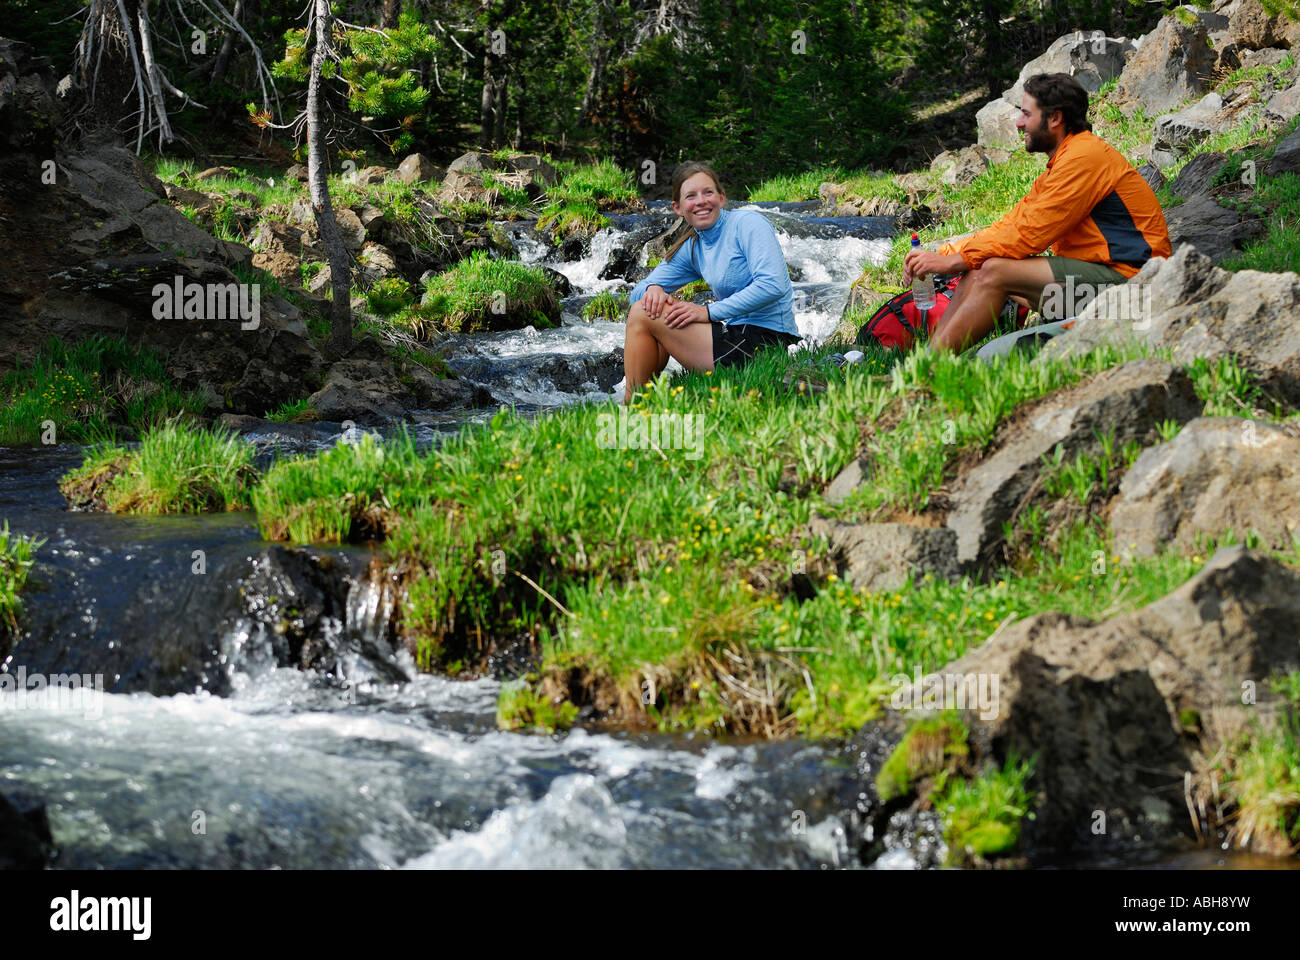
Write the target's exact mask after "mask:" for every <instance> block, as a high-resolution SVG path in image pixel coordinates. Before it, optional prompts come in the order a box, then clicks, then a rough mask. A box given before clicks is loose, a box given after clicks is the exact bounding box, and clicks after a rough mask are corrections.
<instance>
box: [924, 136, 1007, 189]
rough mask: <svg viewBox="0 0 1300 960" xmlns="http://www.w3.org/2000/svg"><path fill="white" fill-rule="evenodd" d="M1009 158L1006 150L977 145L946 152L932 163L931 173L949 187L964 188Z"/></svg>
mask: <svg viewBox="0 0 1300 960" xmlns="http://www.w3.org/2000/svg"><path fill="white" fill-rule="evenodd" d="M1009 157H1010V154H1008V153H1007V152H1006V151H1005V150H1002V149H999V148H997V147H992V148H990V147H985V146H983V145H981V144H978V143H975V144H971V145H970V146H969V147H963V148H962V149H960V150H945V151H944V152H943V153H941V154H939V156H937V157H935V158H934V160H932V161H931V163H930V172H931V173H932V174H938V175H939V176H940V178H941V180H942V182H943V183H945V184H947V185H948V186H953V187H964V186H967V185H968V184H971V183H974V182H975V180H976V178H977V177H979V175H980V174H981V173H983V172H984V171H985V170H987V169H989V167H991V166H993V165H994V164H996V163H1006V162H1007V160H1008V159H1009Z"/></svg>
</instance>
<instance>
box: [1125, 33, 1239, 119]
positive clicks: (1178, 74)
mask: <svg viewBox="0 0 1300 960" xmlns="http://www.w3.org/2000/svg"><path fill="white" fill-rule="evenodd" d="M1190 19H1191V22H1190V23H1188V22H1186V21H1185V20H1184V19H1183V18H1181V17H1179V16H1176V15H1170V16H1166V17H1164V18H1163V19H1161V21H1160V23H1159V24H1157V25H1156V28H1155V29H1154V30H1152V31H1151V32H1150V33H1148V34H1147V35H1146V36H1144V37H1143V38H1142V45H1141V46H1140V47H1139V48H1138V50H1137V52H1136V53H1135V54H1134V55H1133V57H1132V58H1131V59H1130V60H1129V61H1128V64H1127V65H1126V66H1125V67H1124V71H1123V72H1122V73H1121V74H1120V76H1119V81H1118V82H1117V83H1116V85H1115V92H1114V95H1113V97H1112V99H1113V101H1114V102H1115V103H1117V104H1119V105H1120V109H1122V110H1126V111H1132V110H1135V109H1136V108H1137V107H1138V106H1139V105H1141V106H1143V107H1145V108H1146V111H1147V114H1148V115H1150V116H1157V115H1159V114H1162V113H1166V112H1168V111H1170V110H1173V109H1174V108H1175V107H1177V106H1179V105H1180V104H1181V103H1182V102H1183V101H1184V100H1187V99H1188V98H1190V97H1199V96H1201V95H1203V94H1204V93H1205V92H1206V90H1207V88H1208V85H1209V81H1210V78H1211V77H1212V75H1213V73H1214V65H1215V56H1214V51H1213V50H1212V49H1211V48H1210V45H1209V43H1208V42H1207V39H1208V31H1207V29H1206V26H1205V23H1204V22H1203V21H1201V20H1199V19H1197V18H1195V17H1192V18H1190Z"/></svg>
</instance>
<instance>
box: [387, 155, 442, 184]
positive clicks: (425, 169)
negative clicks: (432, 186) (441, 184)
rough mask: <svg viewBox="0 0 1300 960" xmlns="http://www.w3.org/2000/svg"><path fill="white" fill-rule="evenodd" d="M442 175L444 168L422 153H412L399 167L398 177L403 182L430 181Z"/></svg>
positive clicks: (439, 178) (440, 177) (438, 178)
mask: <svg viewBox="0 0 1300 960" xmlns="http://www.w3.org/2000/svg"><path fill="white" fill-rule="evenodd" d="M442 177H443V172H442V169H441V168H440V167H438V166H437V165H436V164H434V162H433V161H432V160H430V159H429V158H428V157H426V156H425V155H424V154H422V153H413V154H411V155H410V156H409V157H407V158H406V159H405V160H403V161H402V162H401V164H399V165H398V167H397V179H398V180H401V181H402V183H408V184H409V183H428V182H429V181H430V180H441V179H442Z"/></svg>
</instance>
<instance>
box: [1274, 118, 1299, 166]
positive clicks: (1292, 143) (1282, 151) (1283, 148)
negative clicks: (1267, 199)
mask: <svg viewBox="0 0 1300 960" xmlns="http://www.w3.org/2000/svg"><path fill="white" fill-rule="evenodd" d="M1268 172H1269V173H1270V174H1272V175H1274V176H1276V175H1277V174H1279V173H1300V128H1297V129H1296V130H1294V131H1293V132H1292V133H1291V135H1290V136H1289V137H1287V138H1285V139H1284V140H1282V141H1281V142H1280V143H1278V145H1277V146H1276V147H1274V148H1273V156H1272V158H1271V159H1270V160H1269V161H1268Z"/></svg>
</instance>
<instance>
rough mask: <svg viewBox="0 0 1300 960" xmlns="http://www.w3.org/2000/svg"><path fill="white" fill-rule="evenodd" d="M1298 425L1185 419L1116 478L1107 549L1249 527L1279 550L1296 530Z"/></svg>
mask: <svg viewBox="0 0 1300 960" xmlns="http://www.w3.org/2000/svg"><path fill="white" fill-rule="evenodd" d="M1297 433H1300V431H1297V430H1295V428H1294V427H1293V428H1291V429H1289V430H1288V429H1286V428H1283V427H1281V426H1278V425H1277V424H1273V423H1269V422H1267V421H1259V422H1256V421H1255V420H1240V419H1237V418H1234V417H1203V418H1200V419H1197V420H1193V421H1192V422H1191V423H1189V424H1187V426H1185V427H1183V429H1182V430H1181V431H1180V432H1179V434H1178V435H1177V436H1176V437H1174V438H1173V439H1172V440H1170V441H1169V442H1168V443H1162V444H1160V445H1159V446H1156V447H1151V448H1150V449H1148V450H1146V451H1144V452H1143V453H1142V455H1141V456H1139V457H1138V459H1137V461H1136V462H1135V463H1134V464H1133V466H1132V467H1130V468H1129V470H1128V472H1127V473H1126V474H1125V475H1124V479H1123V481H1122V482H1121V483H1120V488H1119V496H1118V497H1117V498H1116V500H1115V503H1114V505H1113V507H1112V511H1111V529H1112V530H1113V531H1114V535H1115V548H1116V550H1118V551H1120V552H1121V553H1124V554H1138V555H1141V556H1150V555H1151V554H1154V553H1156V552H1157V551H1158V550H1161V549H1163V548H1164V547H1165V546H1168V545H1172V546H1173V547H1175V548H1176V549H1179V550H1181V551H1182V552H1184V553H1191V552H1194V551H1195V550H1196V549H1197V539H1198V537H1201V536H1208V537H1212V538H1217V537H1219V536H1221V535H1223V534H1224V533H1226V532H1227V531H1229V530H1231V531H1233V532H1234V533H1236V535H1237V536H1238V537H1241V536H1244V535H1245V534H1246V532H1247V531H1254V532H1255V533H1256V534H1257V535H1258V536H1259V538H1260V543H1259V545H1260V546H1261V547H1266V548H1268V549H1274V550H1285V549H1288V548H1290V547H1291V546H1292V544H1293V543H1294V542H1295V537H1296V536H1297V534H1298V533H1300V438H1298V437H1297V435H1296V434H1297Z"/></svg>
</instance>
